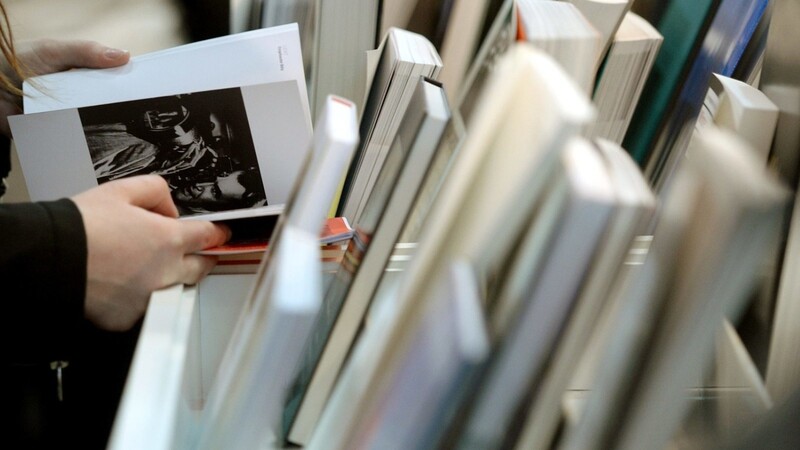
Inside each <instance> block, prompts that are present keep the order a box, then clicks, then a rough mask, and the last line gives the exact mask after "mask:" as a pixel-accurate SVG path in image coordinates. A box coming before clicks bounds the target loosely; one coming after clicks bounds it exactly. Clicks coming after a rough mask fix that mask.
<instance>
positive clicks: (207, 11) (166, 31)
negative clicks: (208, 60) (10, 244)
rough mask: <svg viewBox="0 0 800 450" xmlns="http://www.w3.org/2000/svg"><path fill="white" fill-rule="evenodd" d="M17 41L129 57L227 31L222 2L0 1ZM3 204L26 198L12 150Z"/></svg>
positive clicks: (176, 0)
mask: <svg viewBox="0 0 800 450" xmlns="http://www.w3.org/2000/svg"><path fill="white" fill-rule="evenodd" d="M3 4H4V5H5V7H6V11H7V12H8V15H9V19H10V21H11V29H12V31H13V33H14V38H15V39H16V40H17V41H21V40H27V39H37V38H54V39H90V40H94V41H98V42H101V43H103V44H106V45H109V46H113V47H117V48H122V49H125V50H128V51H130V52H131V56H136V55H141V54H144V53H149V52H152V51H156V50H161V49H165V48H170V47H174V46H176V45H180V44H184V43H188V42H192V41H197V40H202V39H207V38H211V37H216V36H221V35H223V34H227V32H228V10H229V9H228V8H229V7H228V5H229V1H228V0H136V1H129V0H3ZM12 167H13V169H12V171H11V174H10V176H9V178H8V179H7V180H6V182H7V184H8V192H7V194H6V196H5V197H4V198H3V201H4V202H8V203H10V202H16V201H26V200H28V192H27V189H26V187H25V182H24V179H23V178H22V173H21V170H19V162H18V160H17V158H16V153H14V152H13V151H12Z"/></svg>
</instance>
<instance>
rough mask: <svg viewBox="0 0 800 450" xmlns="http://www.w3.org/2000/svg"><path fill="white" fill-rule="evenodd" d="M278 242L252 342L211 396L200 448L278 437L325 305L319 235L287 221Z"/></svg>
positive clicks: (263, 442) (261, 443)
mask: <svg viewBox="0 0 800 450" xmlns="http://www.w3.org/2000/svg"><path fill="white" fill-rule="evenodd" d="M276 246H277V248H276V250H275V251H274V253H273V255H272V264H273V266H274V268H275V269H274V270H273V271H272V272H271V273H270V274H269V276H268V278H267V279H265V280H264V284H265V286H264V290H263V292H264V294H263V295H264V299H263V301H264V303H265V308H264V309H263V310H262V311H260V312H259V317H258V322H259V323H258V324H257V325H256V327H255V334H256V335H255V336H254V341H253V342H251V345H250V348H249V349H248V351H247V352H246V354H245V355H244V356H243V358H242V360H241V364H240V365H239V366H238V367H237V370H236V371H235V383H232V384H231V385H230V386H228V388H227V389H225V391H224V393H223V392H221V391H220V390H217V391H216V392H214V395H210V396H209V399H208V402H207V404H206V406H205V408H204V410H203V422H202V427H201V431H200V433H199V436H198V438H197V446H196V448H199V449H216V448H260V447H265V446H269V445H274V444H275V442H276V440H277V435H278V427H279V424H280V403H281V401H282V400H283V398H284V397H285V395H286V389H287V387H288V385H289V382H290V380H291V378H292V377H293V376H294V374H295V372H296V370H297V364H298V362H299V359H300V355H301V354H302V351H301V349H302V347H303V345H305V342H306V340H307V339H308V336H309V334H310V331H311V327H312V325H313V323H314V318H315V317H316V315H317V314H318V312H319V309H320V306H321V304H322V271H321V265H320V257H319V253H320V251H319V240H318V238H317V235H316V234H311V233H309V232H307V231H305V230H302V229H300V228H295V227H293V226H291V225H287V226H286V227H284V229H283V231H282V233H281V239H280V240H279V241H278V242H277V244H276Z"/></svg>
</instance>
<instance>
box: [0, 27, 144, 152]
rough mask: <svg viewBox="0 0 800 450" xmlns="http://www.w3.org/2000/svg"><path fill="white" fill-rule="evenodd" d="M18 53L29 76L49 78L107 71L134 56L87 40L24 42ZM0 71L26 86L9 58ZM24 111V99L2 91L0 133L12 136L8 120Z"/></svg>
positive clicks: (19, 84)
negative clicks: (75, 71)
mask: <svg viewBox="0 0 800 450" xmlns="http://www.w3.org/2000/svg"><path fill="white" fill-rule="evenodd" d="M15 50H16V53H17V59H18V60H19V62H20V64H21V66H22V68H23V70H24V75H25V76H36V75H45V74H48V73H55V72H61V71H64V70H68V69H74V68H79V67H85V68H91V69H104V68H108V67H116V66H121V65H123V64H125V63H127V62H128V60H129V59H130V53H129V52H127V51H125V50H119V49H116V48H111V47H106V46H105V45H102V44H100V43H97V42H94V41H86V40H68V41H58V40H54V39H37V40H31V41H20V42H18V43H16V44H15ZM0 70H2V71H3V73H4V74H6V75H7V76H8V77H9V78H10V79H11V80H13V81H14V82H15V84H16V85H17V87H18V88H19V87H21V86H22V80H21V79H20V78H19V76H18V75H17V74H16V73H15V71H14V70H12V68H11V65H10V64H9V62H8V61H7V60H6V59H5V58H0ZM21 112H22V98H21V97H20V96H18V95H12V94H11V93H8V92H6V91H2V95H0V133H2V134H4V135H6V136H9V137H10V136H11V131H10V129H9V127H8V121H7V120H6V118H7V117H8V116H10V115H14V114H20V113H21Z"/></svg>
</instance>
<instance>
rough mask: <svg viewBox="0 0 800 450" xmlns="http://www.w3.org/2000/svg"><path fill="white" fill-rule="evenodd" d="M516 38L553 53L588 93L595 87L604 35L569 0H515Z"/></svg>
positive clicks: (551, 54)
mask: <svg viewBox="0 0 800 450" xmlns="http://www.w3.org/2000/svg"><path fill="white" fill-rule="evenodd" d="M515 3H516V7H517V8H516V10H517V17H518V18H519V20H518V24H519V25H518V28H517V39H518V40H520V41H523V42H530V43H531V44H533V45H535V46H536V47H538V48H540V49H541V50H542V51H544V52H545V53H547V54H549V55H550V56H552V57H553V58H554V59H555V60H556V61H558V63H559V64H561V66H562V67H563V68H564V70H565V71H566V72H567V73H568V74H570V76H572V77H573V78H574V79H575V81H576V82H577V83H578V85H579V86H581V87H582V88H583V89H584V91H585V92H586V93H587V94H590V93H591V91H592V88H593V87H594V78H595V75H596V74H597V66H598V64H599V63H598V61H599V59H600V52H601V51H602V49H603V42H602V35H601V34H600V32H599V31H597V29H596V28H595V27H594V26H593V25H592V23H591V21H590V20H589V18H588V17H586V16H585V15H584V14H583V13H582V12H581V10H580V9H579V8H578V7H576V6H575V5H573V4H572V3H568V2H542V1H538V0H516V2H515Z"/></svg>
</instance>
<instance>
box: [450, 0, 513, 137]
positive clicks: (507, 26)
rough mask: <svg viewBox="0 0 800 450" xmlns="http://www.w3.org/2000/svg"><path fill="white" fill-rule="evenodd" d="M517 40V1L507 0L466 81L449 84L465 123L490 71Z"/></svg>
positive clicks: (469, 118) (473, 61)
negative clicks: (455, 84)
mask: <svg viewBox="0 0 800 450" xmlns="http://www.w3.org/2000/svg"><path fill="white" fill-rule="evenodd" d="M516 39H517V14H516V1H515V0H503V3H502V4H501V5H500V8H499V9H498V11H497V15H496V16H495V17H494V20H493V21H492V24H491V26H490V28H489V31H488V32H487V33H486V37H485V38H484V39H483V42H482V43H481V45H480V47H479V49H478V51H477V53H476V54H475V57H474V58H473V60H472V62H471V63H470V64H469V70H468V71H467V72H466V73H465V74H464V80H463V82H462V83H461V84H459V85H458V86H453V84H452V83H448V84H447V85H446V86H447V88H446V89H447V91H448V92H452V93H451V94H448V95H450V96H451V98H452V96H455V97H454V98H456V99H457V101H456V102H455V103H454V105H455V107H456V109H458V111H459V113H460V114H461V117H462V118H463V119H464V122H465V123H469V122H470V121H471V120H472V113H473V110H474V108H475V102H476V101H477V99H478V97H479V95H480V93H481V91H482V90H483V84H484V83H485V82H486V79H487V78H488V77H489V73H491V72H492V71H493V70H494V68H495V64H496V63H497V59H498V58H499V57H500V56H501V55H503V54H504V53H505V52H506V50H508V48H509V47H510V46H511V45H512V44H513V43H514V42H515V41H516ZM445 81H446V80H445Z"/></svg>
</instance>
